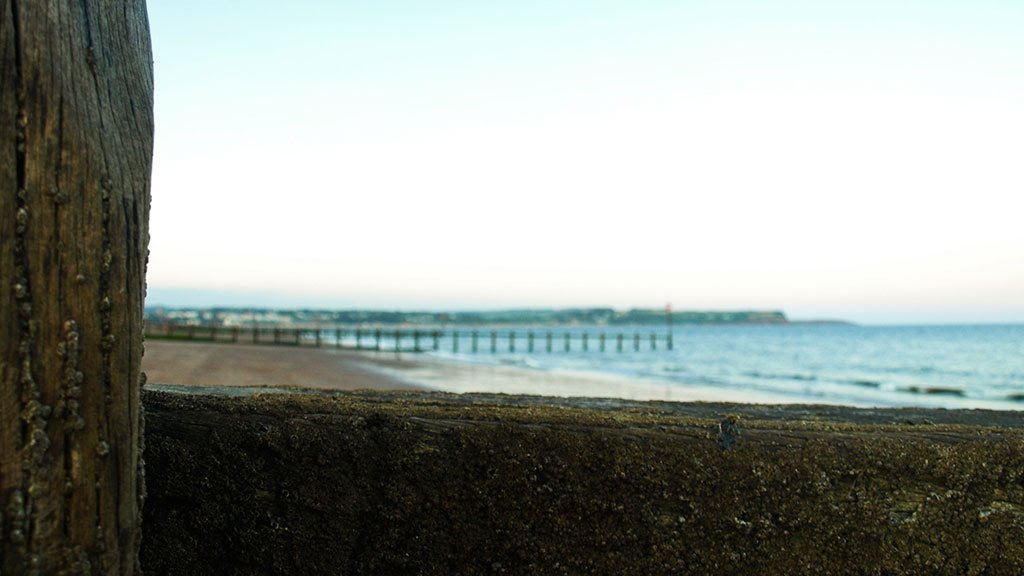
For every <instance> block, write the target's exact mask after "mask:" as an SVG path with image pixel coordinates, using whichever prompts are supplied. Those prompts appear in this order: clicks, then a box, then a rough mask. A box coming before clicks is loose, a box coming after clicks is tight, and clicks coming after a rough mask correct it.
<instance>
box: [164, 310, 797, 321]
mask: <svg viewBox="0 0 1024 576" xmlns="http://www.w3.org/2000/svg"><path fill="white" fill-rule="evenodd" d="M146 320H147V321H148V322H153V323H175V324H192V325H202V326H231V325H246V324H253V323H259V324H293V323H294V324H310V323H321V324H378V325H399V324H413V325H429V326H439V325H448V324H458V325H470V326H483V325H486V326H495V325H498V326H501V325H543V326H571V325H599V326H622V325H664V324H666V323H668V322H669V320H670V316H669V312H667V311H666V310H664V309H652V308H632V309H629V310H615V309H613V308H526V309H512V310H477V311H458V312H437V311H399V310H314V309H300V310H277V309H272V308H206V309H199V308H165V307H152V308H147V309H146ZM671 322H672V323H673V324H712V325H714V324H789V323H790V320H789V319H788V318H787V317H786V314H785V313H784V312H782V311H779V310H734V311H696V310H680V311H673V312H671Z"/></svg>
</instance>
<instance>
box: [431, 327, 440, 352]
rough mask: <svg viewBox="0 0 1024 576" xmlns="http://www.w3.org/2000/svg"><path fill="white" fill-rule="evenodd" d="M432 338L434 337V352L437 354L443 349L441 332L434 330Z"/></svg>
mask: <svg viewBox="0 0 1024 576" xmlns="http://www.w3.org/2000/svg"><path fill="white" fill-rule="evenodd" d="M432 336H433V337H434V351H435V352H437V351H438V350H440V349H441V331H440V330H434V332H433V333H432Z"/></svg>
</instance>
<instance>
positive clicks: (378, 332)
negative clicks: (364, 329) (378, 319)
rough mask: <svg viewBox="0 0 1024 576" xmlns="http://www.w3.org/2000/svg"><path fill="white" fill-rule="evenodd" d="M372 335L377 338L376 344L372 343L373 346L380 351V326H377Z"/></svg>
mask: <svg viewBox="0 0 1024 576" xmlns="http://www.w3.org/2000/svg"><path fill="white" fill-rule="evenodd" d="M374 336H376V340H377V342H376V344H375V345H374V348H375V349H376V350H377V351H378V352H380V340H381V336H382V334H381V329H380V328H377V330H376V331H375V332H374Z"/></svg>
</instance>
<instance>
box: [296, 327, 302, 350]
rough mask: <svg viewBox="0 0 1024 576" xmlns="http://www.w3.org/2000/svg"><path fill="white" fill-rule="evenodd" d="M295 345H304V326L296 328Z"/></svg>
mask: <svg viewBox="0 0 1024 576" xmlns="http://www.w3.org/2000/svg"><path fill="white" fill-rule="evenodd" d="M295 345H296V346H301V345H302V328H296V329H295Z"/></svg>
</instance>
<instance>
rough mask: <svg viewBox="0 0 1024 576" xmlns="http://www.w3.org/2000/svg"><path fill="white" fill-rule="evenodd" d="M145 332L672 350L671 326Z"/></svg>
mask: <svg viewBox="0 0 1024 576" xmlns="http://www.w3.org/2000/svg"><path fill="white" fill-rule="evenodd" d="M145 334H146V338H148V339H161V340H186V341H192V342H225V343H246V344H266V345H272V346H275V345H276V346H309V347H315V348H324V347H331V348H337V349H339V350H366V351H389V352H397V353H401V352H409V353H421V352H431V351H435V352H436V351H441V350H445V351H450V352H452V353H455V354H457V353H460V352H461V353H472V354H482V353H488V354H539V353H545V354H553V353H559V352H560V353H570V352H595V353H605V352H615V353H618V354H622V353H626V352H641V351H658V350H664V351H671V350H673V348H674V342H673V336H672V332H671V331H667V332H665V331H661V332H659V331H656V330H650V329H648V330H645V331H641V330H629V329H617V330H616V329H608V330H602V329H600V328H583V329H572V328H550V329H549V328H486V329H480V328H472V329H470V328H435V327H428V328H408V327H405V328H394V327H382V326H371V327H366V326H198V325H181V324H162V325H154V326H150V325H147V326H146V331H145Z"/></svg>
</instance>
